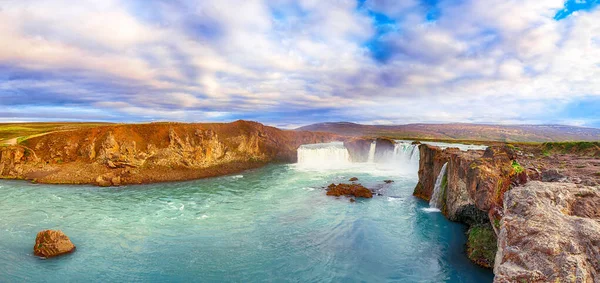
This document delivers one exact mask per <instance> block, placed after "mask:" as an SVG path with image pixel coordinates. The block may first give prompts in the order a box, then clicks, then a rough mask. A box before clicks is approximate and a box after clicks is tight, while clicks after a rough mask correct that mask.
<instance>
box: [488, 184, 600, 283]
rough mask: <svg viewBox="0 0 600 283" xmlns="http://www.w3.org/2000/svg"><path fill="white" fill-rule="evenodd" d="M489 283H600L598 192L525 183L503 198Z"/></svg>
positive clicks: (599, 210)
mask: <svg viewBox="0 0 600 283" xmlns="http://www.w3.org/2000/svg"><path fill="white" fill-rule="evenodd" d="M498 247H499V250H498V253H497V254H496V265H495V267H494V273H495V274H496V278H495V282H590V283H591V282H600V188H598V187H586V186H580V185H575V184H565V183H542V182H537V181H535V182H530V183H528V184H527V185H525V186H523V187H517V188H513V189H512V190H510V191H509V192H507V193H506V194H505V199H504V217H503V218H502V225H501V228H500V235H499V241H498Z"/></svg>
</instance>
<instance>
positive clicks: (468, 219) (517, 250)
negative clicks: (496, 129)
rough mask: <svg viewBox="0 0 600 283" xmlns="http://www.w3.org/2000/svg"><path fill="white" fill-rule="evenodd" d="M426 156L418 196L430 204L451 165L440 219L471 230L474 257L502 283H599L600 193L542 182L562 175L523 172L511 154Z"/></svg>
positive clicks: (423, 150)
mask: <svg viewBox="0 0 600 283" xmlns="http://www.w3.org/2000/svg"><path fill="white" fill-rule="evenodd" d="M419 149H420V154H421V155H420V157H421V159H420V164H419V165H420V166H419V183H418V184H417V186H416V188H415V191H414V195H415V196H417V197H419V198H422V199H424V200H429V199H430V198H431V195H432V193H433V192H434V184H435V181H436V178H437V176H438V174H439V173H440V170H441V168H442V166H443V165H444V164H445V163H446V162H447V163H448V165H447V171H446V176H445V178H446V180H447V181H446V182H445V184H444V185H445V186H444V187H443V188H441V198H442V202H443V205H442V207H441V212H442V213H443V214H444V215H445V216H446V217H447V218H448V219H450V220H452V221H457V222H462V223H465V224H467V225H469V226H470V228H469V232H468V235H469V237H468V238H469V239H468V242H467V255H468V256H469V258H470V259H471V260H473V261H474V262H475V263H477V264H479V265H482V266H485V267H489V268H491V267H494V273H495V274H496V278H495V282H550V281H551V282H559V281H560V282H567V281H568V282H599V281H600V277H599V274H600V265H599V261H598V260H599V259H600V238H598V235H600V225H599V224H600V197H599V196H600V187H598V186H585V185H583V184H579V185H576V184H570V183H548V182H539V181H540V180H541V179H542V176H543V175H544V174H547V172H552V170H555V169H552V168H545V169H544V171H542V172H541V174H540V172H539V170H537V169H536V168H535V167H532V168H529V167H528V168H524V167H522V166H521V165H520V164H519V162H518V159H519V155H518V154H516V153H515V150H514V148H512V147H510V146H494V147H489V148H487V149H486V150H485V151H473V150H471V151H459V150H457V149H451V148H450V149H445V150H442V149H440V148H438V147H434V146H429V145H421V146H420V148H419ZM521 156H525V154H523V153H521ZM528 158H529V159H531V156H529V157H528ZM529 164H530V165H535V164H533V163H531V162H530V163H529ZM557 180H558V179H557ZM560 180H561V181H563V182H568V181H569V179H568V178H560ZM487 231H489V232H487ZM491 231H493V232H491ZM486 243H487V244H486ZM496 250H497V252H496Z"/></svg>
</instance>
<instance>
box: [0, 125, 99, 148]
mask: <svg viewBox="0 0 600 283" xmlns="http://www.w3.org/2000/svg"><path fill="white" fill-rule="evenodd" d="M102 125H107V124H106V123H66V122H65V123H63V122H56V123H0V145H1V144H6V143H11V142H14V141H15V139H17V141H22V140H25V139H27V138H29V137H33V136H37V135H40V134H45V133H49V132H55V131H66V130H74V129H81V128H88V127H96V126H102Z"/></svg>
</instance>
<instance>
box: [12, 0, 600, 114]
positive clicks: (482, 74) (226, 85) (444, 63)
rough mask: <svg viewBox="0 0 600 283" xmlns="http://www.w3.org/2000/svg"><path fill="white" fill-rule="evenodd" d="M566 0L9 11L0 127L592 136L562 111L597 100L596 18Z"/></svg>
mask: <svg viewBox="0 0 600 283" xmlns="http://www.w3.org/2000/svg"><path fill="white" fill-rule="evenodd" d="M575 4H577V5H579V4H581V3H574V4H570V2H568V3H567V6H565V3H564V2H563V0H549V1H502V0H491V1H476V0H462V1H450V0H440V1H436V2H431V1H417V0H411V1H386V0H364V1H353V0H352V1H351V0H339V1H314V0H300V1H291V0H272V1H266V0H265V1H263V0H248V1H241V0H228V1H222V0H203V1H195V0H177V1H163V0H152V1H142V0H128V1H125V0H123V1H119V0H106V1H100V2H98V1H92V0H82V1H76V2H73V1H66V0H48V1H34V0H24V1H5V2H2V3H0V70H2V72H1V73H4V75H2V74H0V104H1V105H2V108H3V109H5V110H4V111H2V113H0V118H2V119H3V120H6V119H9V117H17V118H19V119H23V118H31V119H35V118H39V119H40V120H49V119H51V118H52V117H51V115H46V114H43V115H42V114H39V112H36V111H34V110H33V109H36V108H35V107H44V111H51V109H53V108H55V109H57V111H63V110H64V109H65V107H67V108H69V109H77V111H71V113H72V114H70V115H68V117H67V116H65V118H68V119H77V115H79V117H80V118H81V119H100V120H111V121H112V120H123V121H129V120H131V121H140V120H181V121H196V120H201V121H218V120H227V119H237V118H245V119H257V120H259V121H261V122H265V123H268V124H273V125H283V126H285V125H298V124H305V123H311V122H318V121H325V120H327V121H333V120H349V121H355V122H373V123H378V124H381V123H405V122H497V123H505V122H536V123H545V122H554V121H559V122H560V121H564V122H565V123H572V124H573V123H576V124H583V125H597V123H598V121H597V118H596V117H594V116H595V115H594V114H588V115H587V116H584V117H581V116H580V115H577V116H575V114H573V113H575V112H574V111H565V109H567V108H568V107H567V106H565V105H579V104H578V102H580V101H598V100H600V80H598V79H597V78H598V77H600V44H599V43H598V42H600V22H598V21H597V19H598V18H600V9H598V8H595V7H593V6H591V5H587V4H586V5H580V6H573V5H575ZM565 7H567V8H568V9H569V11H570V13H567V12H564V11H565V9H566V8H565ZM573 7H575V8H573ZM577 7H582V8H577ZM577 9H579V11H578V12H576V13H573V11H575V10H577ZM559 14H560V15H561V16H560V17H559V16H558V15H559ZM44 113H47V112H44ZM101 113H104V114H101ZM15 119H16V118H15Z"/></svg>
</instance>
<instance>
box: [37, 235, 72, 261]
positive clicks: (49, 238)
mask: <svg viewBox="0 0 600 283" xmlns="http://www.w3.org/2000/svg"><path fill="white" fill-rule="evenodd" d="M74 250H75V245H73V243H71V240H70V239H69V237H67V235H65V234H64V233H63V232H62V231H60V230H44V231H41V232H39V233H38V234H37V237H36V238H35V246H34V247H33V254H35V255H36V256H39V257H44V258H51V257H55V256H59V255H62V254H67V253H71V252H73V251H74Z"/></svg>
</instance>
